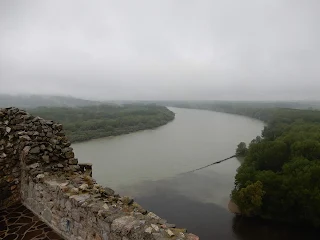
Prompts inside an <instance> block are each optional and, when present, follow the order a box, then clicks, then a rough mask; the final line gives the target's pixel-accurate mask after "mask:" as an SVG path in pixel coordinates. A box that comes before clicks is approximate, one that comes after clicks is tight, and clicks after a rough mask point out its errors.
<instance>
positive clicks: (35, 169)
mask: <svg viewBox="0 0 320 240" xmlns="http://www.w3.org/2000/svg"><path fill="white" fill-rule="evenodd" d="M0 134H1V135H0V185H1V189H4V192H5V194H2V193H1V199H0V203H1V204H2V206H8V205H9V204H10V203H14V202H16V201H22V202H23V203H24V204H25V205H26V206H27V207H28V208H30V209H31V210H32V211H33V212H34V213H35V214H36V215H38V216H39V217H40V218H42V219H43V220H44V221H45V222H46V223H47V224H48V225H50V226H51V227H52V228H53V229H54V230H55V231H56V232H57V233H59V234H60V235H61V236H63V237H64V238H65V239H77V240H82V239H83V240H84V239H99V240H100V239H101V240H102V239H103V240H129V239H137V240H138V239H150V240H151V239H158V240H160V239H161V240H164V239H181V240H182V239H189V240H191V239H198V237H196V236H195V235H193V234H188V233H187V232H186V230H185V229H177V228H174V225H173V224H169V223H167V222H166V221H165V220H164V219H161V218H160V217H158V216H157V215H156V214H154V213H152V212H148V211H146V210H145V209H143V208H142V207H141V206H140V205H139V204H137V203H136V202H134V200H133V199H131V198H130V197H120V196H119V195H117V194H115V193H114V191H113V190H112V189H109V188H105V187H102V186H100V185H99V184H97V183H96V181H95V180H94V179H93V178H92V177H91V172H92V166H91V165H90V164H86V165H79V164H78V161H77V159H76V158H74V152H73V149H72V148H71V147H70V145H71V144H70V142H69V140H68V139H67V138H66V136H65V134H64V132H63V130H62V125H61V124H57V123H54V122H52V121H48V120H44V119H42V118H39V117H33V116H31V115H29V114H28V113H26V112H24V111H22V110H19V109H17V108H7V109H0Z"/></svg>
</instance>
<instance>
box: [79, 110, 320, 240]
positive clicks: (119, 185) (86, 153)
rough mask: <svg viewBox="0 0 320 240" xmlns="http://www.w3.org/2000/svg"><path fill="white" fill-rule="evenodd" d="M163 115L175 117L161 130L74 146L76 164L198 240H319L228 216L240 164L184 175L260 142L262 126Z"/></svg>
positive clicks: (220, 117) (186, 113) (188, 113)
mask: <svg viewBox="0 0 320 240" xmlns="http://www.w3.org/2000/svg"><path fill="white" fill-rule="evenodd" d="M171 110H172V111H174V112H175V113H176V118H175V120H174V121H173V122H171V123H169V124H167V125H165V126H163V127H160V128H157V129H155V130H146V131H142V132H138V133H133V134H129V135H123V136H117V137H110V138H103V139H98V140H92V141H88V142H84V143H78V144H74V145H73V148H74V150H75V153H76V156H77V157H78V158H79V161H80V162H91V163H93V175H94V178H96V180H97V181H98V182H99V183H100V184H102V185H105V186H109V187H111V188H113V189H115V190H116V191H117V192H119V193H120V194H123V195H130V196H133V197H134V198H135V199H136V201H137V202H139V203H140V204H141V205H142V206H144V207H145V208H146V209H148V210H150V211H154V212H156V213H157V214H158V215H159V216H161V217H163V218H165V219H167V220H168V221H169V222H172V223H175V224H177V226H178V227H179V226H180V227H186V228H187V229H188V230H189V231H190V232H193V233H195V234H197V235H199V236H200V238H201V240H211V239H226V240H229V239H230V240H232V239H238V240H240V239H241V240H251V239H252V240H253V239H254V240H255V239H262V240H264V239H268V240H269V239H276V240H278V239H279V240H280V239H281V240H284V239H288V240H289V239H290V240H293V239H319V237H316V235H317V236H320V235H319V233H314V232H313V231H311V230H300V229H297V228H295V229H290V228H289V227H286V226H279V225H274V224H273V225H272V224H270V223H266V222H261V221H257V220H244V219H239V218H235V217H234V216H233V215H232V214H231V213H229V212H228V210H227V204H228V201H229V195H230V192H231V190H232V188H233V182H234V175H235V173H236V169H237V168H238V167H239V165H240V163H239V161H238V160H237V159H236V158H233V159H230V160H228V161H226V162H222V163H221V164H217V165H213V166H211V167H208V168H206V169H203V170H199V171H196V172H193V173H188V174H184V173H185V172H187V171H190V170H192V169H196V168H198V167H201V166H205V165H207V164H210V163H212V162H215V161H217V160H220V159H224V158H227V157H229V156H231V155H233V154H234V152H235V148H236V146H237V144H238V143H239V142H240V141H246V142H250V141H251V140H252V139H253V138H255V137H256V136H257V135H260V133H261V130H262V129H263V126H264V125H263V123H262V122H260V121H257V120H253V119H250V118H246V117H241V116H236V115H230V114H224V113H217V112H210V111H204V110H193V109H180V108H171Z"/></svg>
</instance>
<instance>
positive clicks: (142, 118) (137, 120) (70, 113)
mask: <svg viewBox="0 0 320 240" xmlns="http://www.w3.org/2000/svg"><path fill="white" fill-rule="evenodd" d="M28 111H29V112H30V113H31V114H33V115H36V116H40V117H42V118H44V119H50V120H54V121H57V122H60V123H62V124H63V127H64V130H65V132H66V135H67V136H68V138H69V139H70V141H71V142H80V141H86V140H90V139H94V138H101V137H108V136H116V135H121V134H127V133H131V132H135V131H139V130H145V129H153V128H156V127H159V126H162V125H164V124H166V123H168V122H170V121H172V120H173V119H174V116H175V115H174V113H173V112H172V111H170V110H169V109H167V108H166V107H163V106H156V105H137V104H126V105H121V106H118V105H97V106H85V107H76V108H70V107H39V108H35V109H29V110H28Z"/></svg>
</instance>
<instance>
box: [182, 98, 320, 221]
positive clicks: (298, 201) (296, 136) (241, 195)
mask: <svg viewBox="0 0 320 240" xmlns="http://www.w3.org/2000/svg"><path fill="white" fill-rule="evenodd" d="M180 107H186V108H198V109H207V110H212V111H219V112H226V113H232V114H239V115H244V116H248V117H251V118H256V119H259V120H262V121H264V122H265V123H267V125H266V126H265V128H264V130H263V131H262V135H261V136H258V137H256V138H255V139H253V140H252V141H251V143H250V144H249V146H248V147H247V146H246V145H245V144H244V143H241V144H239V145H238V149H237V154H238V155H244V156H245V158H244V162H243V164H242V165H241V166H240V167H239V169H238V170H237V174H236V176H235V188H234V190H233V191H232V194H231V198H232V200H233V202H235V203H236V204H237V205H238V207H239V208H240V210H241V213H242V215H245V216H250V217H252V216H259V217H262V218H264V219H271V220H275V221H282V222H289V223H293V224H302V225H312V226H315V227H320V111H317V110H301V109H290V108H277V107H270V106H268V107H266V106H265V107H262V106H261V105H260V106H259V104H257V105H254V104H253V105H248V104H247V105H245V104H239V103H232V102H229V103H215V104H204V105H197V106H196V105H195V104H193V105H192V104H189V103H188V104H185V105H184V106H183V105H180Z"/></svg>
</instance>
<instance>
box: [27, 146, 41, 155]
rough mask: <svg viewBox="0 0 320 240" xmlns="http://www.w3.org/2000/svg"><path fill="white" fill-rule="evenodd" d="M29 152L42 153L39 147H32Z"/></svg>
mask: <svg viewBox="0 0 320 240" xmlns="http://www.w3.org/2000/svg"><path fill="white" fill-rule="evenodd" d="M29 153H33V154H36V153H40V148H39V147H34V148H31V150H30V151H29Z"/></svg>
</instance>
